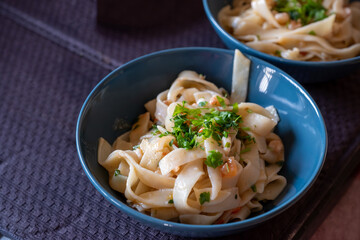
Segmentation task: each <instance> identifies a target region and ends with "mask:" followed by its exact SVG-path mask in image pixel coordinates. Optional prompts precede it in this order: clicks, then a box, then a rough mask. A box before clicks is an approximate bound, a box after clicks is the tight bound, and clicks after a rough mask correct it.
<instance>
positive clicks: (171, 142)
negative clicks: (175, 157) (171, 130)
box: [169, 139, 174, 147]
mask: <svg viewBox="0 0 360 240" xmlns="http://www.w3.org/2000/svg"><path fill="white" fill-rule="evenodd" d="M173 143H174V139H171V141H170V142H169V146H170V147H172V145H173Z"/></svg>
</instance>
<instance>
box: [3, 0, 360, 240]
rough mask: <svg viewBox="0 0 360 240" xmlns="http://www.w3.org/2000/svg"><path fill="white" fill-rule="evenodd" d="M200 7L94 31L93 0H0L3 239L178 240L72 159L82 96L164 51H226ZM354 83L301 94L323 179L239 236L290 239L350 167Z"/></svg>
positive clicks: (356, 78) (358, 128) (359, 102)
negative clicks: (322, 132)
mask: <svg viewBox="0 0 360 240" xmlns="http://www.w3.org/2000/svg"><path fill="white" fill-rule="evenodd" d="M198 5H199V4H198ZM198 5H196V6H197V9H195V10H197V11H198V15H197V17H194V18H192V19H191V21H187V20H186V19H185V20H184V19H183V18H182V17H176V18H175V19H173V20H171V21H170V22H169V25H166V24H165V25H160V26H154V27H151V28H147V29H113V28H110V27H104V26H101V25H98V24H97V23H96V8H95V7H96V2H95V1H89V0H88V1H86V0H78V1H67V2H66V3H65V1H48V0H46V1H45V0H36V1H35V0H33V1H21V0H3V1H1V2H0V26H1V27H0V233H1V234H3V235H5V236H9V237H11V238H14V239H106V238H109V239H183V238H181V237H178V236H174V235H170V234H166V233H164V232H161V231H158V230H155V229H152V228H149V227H146V226H144V225H142V224H140V223H138V222H136V221H135V220H133V219H132V218H130V217H128V216H127V215H125V214H123V213H121V212H120V211H119V210H118V209H117V208H115V207H114V206H112V205H111V204H110V203H109V202H107V201H106V200H105V199H104V198H103V197H102V196H101V195H100V194H99V193H98V192H97V191H96V190H95V188H94V187H93V186H92V185H91V183H90V182H89V180H88V179H87V177H86V176H85V174H84V172H83V170H82V168H81V166H80V162H79V160H78V157H77V153H76V147H75V125H76V120H77V116H78V113H79V111H80V108H81V105H82V103H83V101H84V100H85V98H86V96H87V95H88V93H89V92H90V91H91V89H92V88H93V87H94V86H95V84H96V83H97V82H98V81H100V80H101V79H102V78H103V77H104V76H105V75H106V74H107V73H109V72H110V71H111V70H112V69H114V68H115V67H116V66H118V65H120V64H122V63H125V62H126V61H128V60H130V59H133V58H135V57H138V56H140V55H144V54H146V53H149V52H153V51H156V50H160V49H166V48H172V47H183V46H211V47H223V44H222V43H221V42H220V40H219V39H218V37H217V36H216V34H215V33H214V32H213V30H212V29H211V27H210V24H209V23H208V22H207V20H206V18H205V16H204V13H203V10H202V9H201V4H200V5H199V6H198ZM183 23H186V24H185V25H184V24H183ZM185 26H186V27H185ZM359 84H360V71H358V72H357V73H354V74H353V75H351V76H350V77H348V78H346V79H339V80H337V81H335V82H331V83H323V84H318V85H307V86H305V87H306V88H307V89H308V90H309V92H310V93H311V95H312V96H313V98H314V99H315V101H316V102H317V103H318V105H319V108H320V110H321V111H322V113H323V116H324V118H325V121H326V124H327V129H328V135H329V149H328V157H327V160H326V163H325V165H324V168H323V171H322V173H321V175H320V177H319V179H318V181H316V183H315V184H314V186H313V187H312V188H311V190H310V191H309V192H308V193H307V194H306V196H305V197H304V198H303V199H302V200H301V201H299V202H298V203H297V204H296V205H295V206H293V207H291V208H290V209H289V210H287V211H285V212H284V213H283V214H281V215H279V216H277V217H275V218H274V219H273V220H271V221H269V222H266V223H264V224H261V225H259V227H257V228H255V229H253V230H250V231H247V232H244V233H241V234H238V235H236V237H238V238H242V239H247V238H251V239H262V238H264V237H265V238H266V239H284V238H291V237H292V236H294V235H295V234H296V233H297V232H298V231H299V229H300V228H301V226H302V225H303V223H304V222H305V221H307V220H308V216H309V215H310V214H311V213H313V212H314V210H315V209H316V208H317V207H318V206H320V205H321V204H322V203H323V201H324V199H326V195H327V194H329V192H330V191H331V190H332V189H333V187H334V185H336V179H337V178H338V177H339V176H341V175H340V173H342V171H343V170H344V169H345V167H346V166H349V164H350V163H352V164H354V163H353V162H350V160H348V159H349V158H348V155H351V154H352V153H353V152H354V149H355V148H356V147H357V146H359V144H360V138H359V137H358V136H359V134H360V124H359V123H360V111H359V106H360V87H359V86H360V85H359ZM354 166H355V165H354ZM344 176H345V175H344ZM274 225H275V227H274ZM231 238H232V239H234V238H235V236H232V237H231ZM229 239H230V238H229Z"/></svg>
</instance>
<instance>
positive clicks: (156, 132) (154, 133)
mask: <svg viewBox="0 0 360 240" xmlns="http://www.w3.org/2000/svg"><path fill="white" fill-rule="evenodd" d="M151 134H152V135H158V134H160V131H159V129H158V128H157V125H156V124H154V125H152V132H151Z"/></svg>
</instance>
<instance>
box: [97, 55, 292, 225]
mask: <svg viewBox="0 0 360 240" xmlns="http://www.w3.org/2000/svg"><path fill="white" fill-rule="evenodd" d="M239 54H240V53H235V56H234V66H233V68H234V71H233V73H234V75H235V76H234V77H233V84H232V86H233V88H240V90H234V91H231V93H232V96H226V95H225V94H226V91H225V90H223V89H220V88H218V87H217V86H215V85H214V84H213V83H211V82H208V81H207V80H205V77H204V76H203V75H200V74H198V73H196V72H194V71H183V72H181V73H180V74H179V76H178V78H177V79H176V80H175V82H174V83H173V84H172V86H171V87H170V89H169V90H166V91H164V92H162V93H160V94H159V95H158V96H157V97H156V98H155V99H153V100H151V101H149V102H147V103H146V104H145V108H146V109H147V110H148V112H146V113H144V114H142V115H140V116H139V118H138V120H137V121H136V122H135V123H134V124H133V125H132V128H131V130H130V131H129V132H126V133H124V134H122V135H121V136H120V137H118V138H117V139H116V140H115V141H114V143H113V145H110V144H109V143H108V142H107V141H106V140H105V139H103V138H100V139H99V146H98V163H99V164H100V165H101V166H102V167H104V168H105V169H106V170H107V171H108V173H109V185H110V187H111V188H112V189H114V190H115V191H118V192H120V193H123V194H124V195H125V197H126V199H127V202H128V204H129V205H130V206H131V207H133V208H135V209H137V210H138V211H140V212H142V213H144V214H148V215H150V216H153V217H156V218H159V219H163V220H169V221H177V222H181V223H186V224H199V225H204V224H218V223H226V222H229V221H234V220H240V221H241V220H244V219H246V218H247V217H248V216H249V215H250V214H251V212H256V211H261V210H262V208H263V207H262V202H261V201H262V200H273V199H275V198H276V197H277V196H278V195H279V194H280V193H281V191H282V190H283V189H284V187H285V186H286V179H285V178H284V177H283V176H281V175H279V171H280V169H281V167H282V164H283V162H284V147H283V144H282V141H281V139H280V137H279V136H277V135H276V134H275V133H273V130H274V128H275V126H276V124H277V123H278V122H279V121H280V118H279V115H278V113H277V111H276V108H275V107H274V106H268V107H266V108H264V107H262V106H260V105H258V104H255V103H247V102H244V100H245V98H246V92H247V84H248V74H249V66H250V62H249V61H248V59H246V58H245V56H243V55H239ZM154 123H155V125H154V126H152V125H153V124H154Z"/></svg>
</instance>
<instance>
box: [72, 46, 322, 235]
mask: <svg viewBox="0 0 360 240" xmlns="http://www.w3.org/2000/svg"><path fill="white" fill-rule="evenodd" d="M233 55H234V53H233V51H231V50H223V49H216V48H179V49H171V50H166V51H161V52H156V53H153V54H149V55H146V56H144V57H140V58H138V59H135V60H133V61H131V62H129V63H127V64H125V65H123V66H121V67H119V68H118V69H116V70H114V71H113V72H112V73H110V74H109V75H108V76H106V77H105V78H104V79H103V80H102V81H101V82H100V83H99V84H98V85H97V86H96V87H95V88H94V90H92V92H91V93H90V95H89V96H88V97H87V99H86V101H85V103H84V105H83V107H82V109H81V111H80V115H79V118H78V122H77V129H76V144H77V151H78V154H79V158H80V161H81V164H82V167H83V169H84V171H85V173H86V175H87V176H88V178H89V179H90V181H91V183H92V184H93V185H94V186H95V188H96V189H97V190H98V191H99V192H100V193H101V194H102V195H103V196H104V197H105V198H106V199H107V200H108V201H110V202H111V203H112V204H113V205H115V206H116V207H118V208H120V209H121V210H122V211H123V212H125V213H126V214H128V215H129V216H131V217H133V218H134V219H136V220H137V221H139V222H141V223H143V224H146V225H149V226H152V227H154V228H157V229H160V230H162V231H166V232H170V233H174V234H178V235H185V236H192V237H195V236H197V237H199V236H202V237H207V236H220V235H225V234H232V233H234V232H237V231H242V230H245V229H248V228H250V227H254V226H256V225H257V224H258V223H260V222H263V221H266V220H269V219H270V218H272V217H274V216H275V215H277V214H279V213H280V212H282V211H284V210H285V209H286V208H288V207H289V206H291V205H292V204H294V203H295V202H296V201H297V200H298V199H299V198H300V197H301V196H302V195H304V193H305V192H306V191H307V190H308V189H309V188H310V186H311V185H312V183H313V182H314V181H315V179H316V177H317V176H318V174H319V172H320V169H321V167H322V164H323V162H324V158H325V154H326V148H327V137H326V129H325V125H324V121H323V118H322V116H321V114H320V111H319V109H318V107H317V106H316V104H315V102H314V101H313V99H312V98H311V97H310V95H309V94H308V93H307V92H306V90H305V89H304V88H303V87H302V86H301V85H299V83H297V82H296V81H295V80H293V79H292V78H291V77H289V75H287V74H286V73H284V72H283V71H281V70H279V69H278V68H276V67H274V66H272V65H270V64H269V63H266V62H264V61H262V60H259V59H257V58H255V57H251V56H248V57H249V58H250V60H251V70H250V82H249V93H248V99H247V101H250V102H255V103H258V104H260V105H262V106H267V105H274V106H275V107H276V108H277V110H278V112H279V115H280V118H281V121H280V123H279V124H278V127H277V129H276V131H277V133H278V134H279V135H280V136H281V138H282V139H283V141H284V145H285V151H286V154H285V156H286V159H285V164H284V167H283V169H282V171H281V174H283V175H284V176H285V177H286V178H287V180H288V185H287V186H286V188H285V190H284V191H283V193H282V194H281V195H280V196H279V197H278V198H277V199H276V200H275V201H272V202H269V203H268V204H266V205H265V206H264V211H263V212H261V213H259V214H256V215H252V216H251V217H250V218H249V219H246V220H245V221H242V222H233V223H227V224H219V225H211V226H201V225H187V224H181V223H174V222H169V221H164V220H160V219H155V218H153V217H150V216H147V215H145V214H142V213H139V212H138V211H136V210H134V209H132V208H130V207H129V206H128V205H127V204H126V200H125V198H124V196H123V195H122V194H120V193H117V192H116V191H114V190H112V189H111V188H110V186H109V184H108V173H107V171H106V170H105V169H104V168H103V167H101V166H100V165H99V164H98V163H97V144H98V139H99V137H104V138H105V139H106V140H107V141H109V142H110V143H112V142H113V141H114V140H115V139H116V137H117V136H118V135H119V134H120V133H121V131H120V130H119V129H118V128H116V127H115V128H114V126H117V125H119V124H118V123H119V122H121V123H122V125H126V124H124V122H127V123H129V124H130V123H132V122H134V120H135V119H136V117H137V116H138V115H139V114H141V113H143V112H145V108H144V107H143V105H144V103H146V102H147V101H148V100H151V99H153V98H155V97H156V95H157V94H158V93H160V92H161V91H163V90H165V89H168V88H169V87H170V85H171V83H172V82H173V81H174V80H175V78H176V76H177V74H178V73H180V72H181V71H182V70H185V69H188V70H194V71H197V72H198V73H202V74H204V75H205V76H206V77H207V79H208V80H209V81H212V82H214V83H215V84H216V85H217V86H222V87H224V88H226V89H227V90H228V91H229V90H230V88H231V76H232V62H233ZM119 119H122V120H121V121H119ZM123 131H125V130H123ZM270 221H271V220H270Z"/></svg>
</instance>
